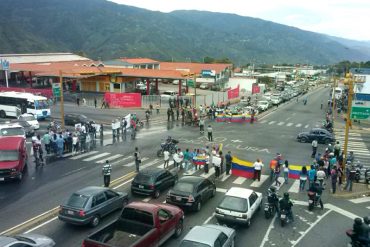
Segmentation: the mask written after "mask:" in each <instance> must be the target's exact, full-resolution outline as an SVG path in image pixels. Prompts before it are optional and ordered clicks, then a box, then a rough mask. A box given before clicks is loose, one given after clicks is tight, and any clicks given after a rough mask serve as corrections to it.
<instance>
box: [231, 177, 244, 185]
mask: <svg viewBox="0 0 370 247" xmlns="http://www.w3.org/2000/svg"><path fill="white" fill-rule="evenodd" d="M246 180H247V179H246V178H244V177H237V178H236V179H235V180H234V181H233V184H242V183H244V182H245V181H246Z"/></svg>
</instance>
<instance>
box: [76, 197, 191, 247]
mask: <svg viewBox="0 0 370 247" xmlns="http://www.w3.org/2000/svg"><path fill="white" fill-rule="evenodd" d="M183 221H184V212H183V211H182V210H181V209H180V208H178V207H176V206H172V205H168V204H163V203H158V204H152V203H145V202H132V203H130V204H128V205H127V206H126V207H125V208H124V209H123V210H122V213H121V215H120V217H119V218H118V219H117V220H116V221H115V222H113V223H111V224H109V225H107V226H105V227H104V228H102V229H100V230H98V231H97V232H95V233H93V234H91V235H89V236H88V237H87V238H86V239H85V240H84V241H83V243H82V246H83V247H98V246H99V247H122V246H124V247H148V246H160V245H162V244H163V243H165V242H166V240H168V239H169V238H170V237H172V236H174V237H175V238H178V237H180V236H181V234H182V231H183Z"/></svg>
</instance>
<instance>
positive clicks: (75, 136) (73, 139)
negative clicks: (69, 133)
mask: <svg viewBox="0 0 370 247" xmlns="http://www.w3.org/2000/svg"><path fill="white" fill-rule="evenodd" d="M72 145H73V151H72V155H75V154H76V153H77V149H78V137H77V135H76V134H74V135H73V137H72Z"/></svg>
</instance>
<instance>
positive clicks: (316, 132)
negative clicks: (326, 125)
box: [297, 128, 335, 144]
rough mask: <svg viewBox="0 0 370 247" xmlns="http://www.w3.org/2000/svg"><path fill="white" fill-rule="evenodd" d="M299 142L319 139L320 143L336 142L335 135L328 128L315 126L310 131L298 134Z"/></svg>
mask: <svg viewBox="0 0 370 247" xmlns="http://www.w3.org/2000/svg"><path fill="white" fill-rule="evenodd" d="M297 140H298V141H299V142H312V141H313V140H317V141H318V142H319V143H324V144H329V143H333V142H335V138H334V135H333V134H332V133H330V132H329V131H327V130H326V129H321V128H313V129H311V130H310V131H309V132H301V133H299V134H298V136H297Z"/></svg>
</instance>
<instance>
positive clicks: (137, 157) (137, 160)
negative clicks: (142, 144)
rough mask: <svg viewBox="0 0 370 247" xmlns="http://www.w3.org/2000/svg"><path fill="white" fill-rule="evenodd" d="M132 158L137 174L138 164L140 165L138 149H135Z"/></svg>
mask: <svg viewBox="0 0 370 247" xmlns="http://www.w3.org/2000/svg"><path fill="white" fill-rule="evenodd" d="M134 157H135V167H136V172H137V173H138V172H139V171H140V163H141V156H140V152H139V148H138V147H135V153H134Z"/></svg>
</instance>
